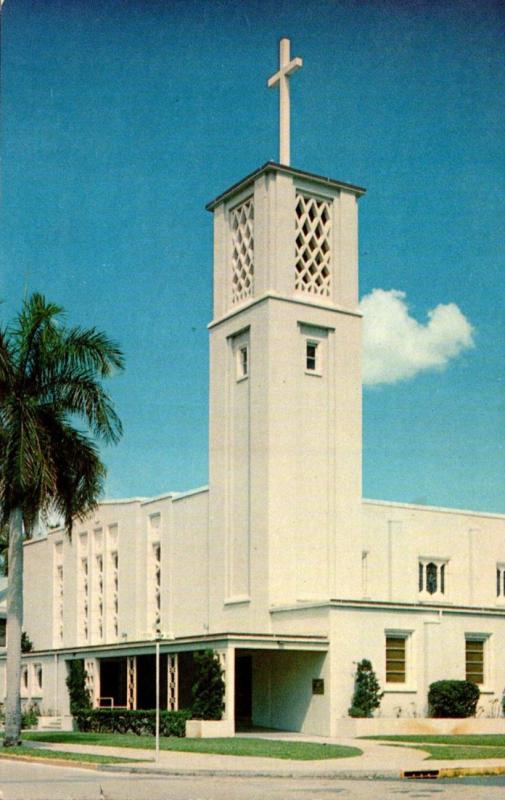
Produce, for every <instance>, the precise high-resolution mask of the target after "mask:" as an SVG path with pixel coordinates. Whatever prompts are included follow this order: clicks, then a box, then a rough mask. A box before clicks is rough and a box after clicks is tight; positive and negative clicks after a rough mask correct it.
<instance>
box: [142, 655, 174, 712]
mask: <svg viewBox="0 0 505 800" xmlns="http://www.w3.org/2000/svg"><path fill="white" fill-rule="evenodd" d="M167 678H168V676H167V657H166V655H164V654H163V653H161V654H160V708H166V707H167ZM137 708H138V709H140V710H142V711H145V710H147V709H150V708H156V656H155V655H154V653H153V654H152V655H147V656H137Z"/></svg>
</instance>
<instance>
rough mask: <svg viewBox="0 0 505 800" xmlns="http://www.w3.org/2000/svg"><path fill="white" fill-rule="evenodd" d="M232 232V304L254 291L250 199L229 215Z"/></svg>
mask: <svg viewBox="0 0 505 800" xmlns="http://www.w3.org/2000/svg"><path fill="white" fill-rule="evenodd" d="M230 219H231V230H232V302H233V303H239V302H240V301H241V300H245V299H246V298H247V297H251V296H252V294H253V291H254V201H253V199H252V197H250V198H249V200H246V201H245V202H244V203H242V205H240V206H237V208H234V209H233V211H231V213H230Z"/></svg>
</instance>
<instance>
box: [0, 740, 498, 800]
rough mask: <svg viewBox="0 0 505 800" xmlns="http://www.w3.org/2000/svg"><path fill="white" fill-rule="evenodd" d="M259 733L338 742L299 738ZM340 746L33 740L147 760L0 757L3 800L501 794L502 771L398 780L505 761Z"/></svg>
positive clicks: (462, 798)
mask: <svg viewBox="0 0 505 800" xmlns="http://www.w3.org/2000/svg"><path fill="white" fill-rule="evenodd" d="M261 735H262V737H263V738H269V737H270V738H274V739H279V738H284V739H293V740H298V741H300V740H301V741H308V740H310V741H318V742H327V743H332V744H335V743H337V742H335V740H330V739H321V738H316V737H307V736H303V735H301V734H278V733H276V734H271V735H269V734H261ZM254 736H255V737H257V736H258V734H254ZM26 744H28V742H27V743H26ZM338 744H345V745H349V746H353V747H359V748H360V749H361V750H363V755H361V756H357V757H354V758H343V759H328V760H321V761H287V760H281V759H271V758H256V757H242V756H216V755H209V754H203V753H183V752H174V751H166V750H162V751H161V752H160V757H159V762H158V763H155V761H154V752H153V750H136V749H133V748H111V747H101V746H97V745H87V746H85V745H82V744H78V745H77V744H76V745H71V744H54V745H51V744H48V743H42V742H40V743H39V742H32V743H30V745H31V746H32V747H33V750H34V755H36V751H37V749H38V748H41V747H43V748H53V749H56V750H66V751H73V752H84V751H85V752H88V753H101V754H106V755H118V756H121V757H123V758H124V757H129V758H133V759H145V761H144V762H143V763H138V764H135V765H134V764H132V765H130V764H127V765H122V764H117V765H107V766H101V767H98V768H96V769H95V768H92V769H82V768H80V767H70V766H67V765H63V766H56V765H54V764H51V763H48V762H45V763H41V762H37V763H35V762H29V763H27V762H20V761H11V760H7V759H5V758H1V759H0V800H146V798H148V799H149V800H260V798H261V800H263V799H264V798H268V800H318V798H324V800H372V798H373V800H382V799H383V798H385V799H386V800H388V798H392V800H410V798H412V800H414V798H415V799H416V800H422V799H423V798H424V800H426V799H428V800H429V798H434V800H484V798H485V800H502V798H503V797H504V789H505V775H504V774H502V775H501V776H498V777H490V778H486V777H478V778H465V779H460V778H458V779H452V780H441V779H440V778H439V779H438V780H429V779H428V780H427V779H419V778H418V779H413V780H406V779H402V778H401V776H402V774H403V773H404V772H405V771H411V772H412V771H413V772H422V771H426V770H427V769H429V770H440V769H443V768H449V769H451V770H452V769H454V767H467V768H470V769H471V770H476V769H479V768H481V769H488V770H489V768H490V767H493V766H496V767H498V768H501V770H502V771H504V772H505V759H504V760H485V761H476V760H472V761H458V762H454V761H426V760H425V759H426V754H425V753H423V752H421V751H419V750H414V749H412V748H409V747H403V746H402V747H396V746H393V745H391V744H381V743H380V742H377V741H370V740H360V739H345V740H343V739H339V740H338Z"/></svg>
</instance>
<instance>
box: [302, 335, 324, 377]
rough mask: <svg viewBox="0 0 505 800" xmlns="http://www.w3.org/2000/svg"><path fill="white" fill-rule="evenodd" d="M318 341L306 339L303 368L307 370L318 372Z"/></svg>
mask: <svg viewBox="0 0 505 800" xmlns="http://www.w3.org/2000/svg"><path fill="white" fill-rule="evenodd" d="M318 351H319V342H311V341H308V342H307V343H306V351H305V369H306V370H308V371H309V372H319V367H320V365H319V352H318Z"/></svg>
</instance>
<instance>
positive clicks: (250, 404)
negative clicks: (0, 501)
mask: <svg viewBox="0 0 505 800" xmlns="http://www.w3.org/2000/svg"><path fill="white" fill-rule="evenodd" d="M284 41H286V40H284ZM283 47H284V50H283V56H282V58H281V68H280V70H279V73H277V75H276V76H274V78H273V79H272V80H271V82H272V83H275V82H280V84H281V86H280V88H281V95H282V97H283V102H285V100H286V92H287V80H288V75H289V74H290V72H293V71H294V69H296V68H297V67H298V66H300V60H299V59H293V60H290V58H289V52H288V51H286V49H285V48H286V45H285V44H284V45H283ZM287 113H289V106H288V112H287ZM283 119H284V122H282V120H283ZM283 125H284V127H283ZM281 146H282V147H284V149H283V150H282V149H281V157H280V163H272V162H269V163H267V164H265V165H264V166H263V167H261V168H260V169H258V170H256V171H255V172H254V173H252V174H251V175H248V176H247V177H245V178H243V179H242V180H241V181H239V182H238V183H237V184H235V185H234V186H232V187H231V188H230V189H228V190H226V191H224V192H223V193H222V194H220V195H219V196H218V197H217V198H216V199H215V200H214V201H212V202H211V203H209V205H208V206H207V208H208V210H209V211H211V212H212V214H213V218H214V300H213V303H214V305H213V320H212V322H211V323H210V325H209V335H210V437H209V440H210V444H209V485H208V487H203V488H199V489H195V490H194V491H192V492H188V493H186V494H182V495H181V494H166V495H163V496H161V497H153V498H148V499H146V498H131V499H127V500H114V501H105V502H102V503H100V505H99V506H98V508H97V509H96V511H95V512H94V513H93V514H92V515H91V516H90V517H89V518H88V519H86V520H85V521H84V522H78V523H76V525H75V528H74V532H73V536H72V539H71V540H69V538H68V537H67V536H66V535H65V533H64V531H63V530H52V531H50V532H49V533H48V535H47V536H45V537H43V538H38V539H34V540H32V541H29V542H27V543H26V544H25V550H24V553H25V622H24V629H25V630H26V632H27V634H28V636H29V637H30V639H31V640H32V642H33V650H32V652H30V653H28V654H26V655H25V656H24V657H23V674H22V687H21V688H22V695H23V697H24V698H25V699H26V702H30V701H32V702H35V701H36V702H37V704H38V705H39V706H40V708H41V709H42V710H43V711H44V713H47V714H53V715H60V716H61V715H65V714H68V713H69V710H68V696H67V690H66V686H65V677H66V675H67V669H68V662H69V661H70V660H72V659H77V658H78V659H84V661H85V666H86V671H87V680H88V686H89V689H90V691H91V694H92V698H93V702H94V704H95V705H97V706H112V705H113V706H114V707H117V706H123V707H127V708H152V707H154V653H155V646H156V645H155V642H156V639H158V641H159V647H160V652H161V702H162V705H163V707H165V708H169V709H177V708H184V707H186V706H187V705H188V703H189V698H190V687H191V680H192V653H193V652H194V651H196V650H201V649H204V648H211V649H213V650H215V651H216V652H217V653H218V654H219V655H220V658H221V661H222V665H223V668H224V675H225V682H226V708H225V719H226V720H227V721H228V723H229V729H230V731H232V730H233V728H234V726H235V724H252V725H255V726H265V727H268V728H275V729H284V730H292V731H303V732H307V733H312V734H321V735H325V736H328V735H330V736H331V735H333V736H335V735H337V733H338V731H339V730H341V729H342V724H341V723H342V720H343V719H344V718H346V717H347V716H348V709H349V706H350V705H351V698H352V694H353V685H354V677H355V673H356V664H357V662H359V661H360V660H361V659H363V658H367V659H369V660H370V661H371V662H372V665H373V667H374V670H375V672H376V674H377V677H378V680H379V682H380V685H381V688H382V689H383V690H384V697H383V699H382V704H381V708H380V711H379V712H378V713H379V714H380V715H381V716H383V717H398V716H401V717H422V716H425V715H426V713H427V693H428V688H429V685H430V684H431V683H432V682H433V681H436V680H440V679H444V678H457V679H465V678H466V679H469V680H472V681H474V682H475V683H477V684H478V685H479V688H480V691H481V698H480V701H479V706H480V711H479V713H480V714H482V715H483V716H493V715H496V713H497V712H496V709H497V708H498V703H499V702H501V697H502V693H503V690H504V688H505V516H500V515H497V514H483V513H476V512H472V511H456V510H453V509H449V508H433V507H426V506H418V505H411V504H405V503H392V502H382V501H375V500H364V499H363V498H362V494H361V450H362V447H361V393H362V383H361V325H362V320H361V315H360V312H359V308H358V236H357V230H358V225H357V222H358V219H357V211H358V201H359V198H360V197H361V196H362V194H363V193H364V190H363V189H361V188H359V187H358V186H354V185H350V184H347V183H343V182H341V181H338V180H332V179H329V178H326V177H321V176H319V175H313V174H309V173H306V172H302V171H300V170H297V169H294V168H292V167H291V166H289V118H287V123H286V108H285V106H284V107H283V110H282V111H281ZM1 652H2V651H1V650H0V653H1ZM3 652H5V651H3ZM4 691H5V656H4V655H0V697H1V696H2V693H3V692H4Z"/></svg>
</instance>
